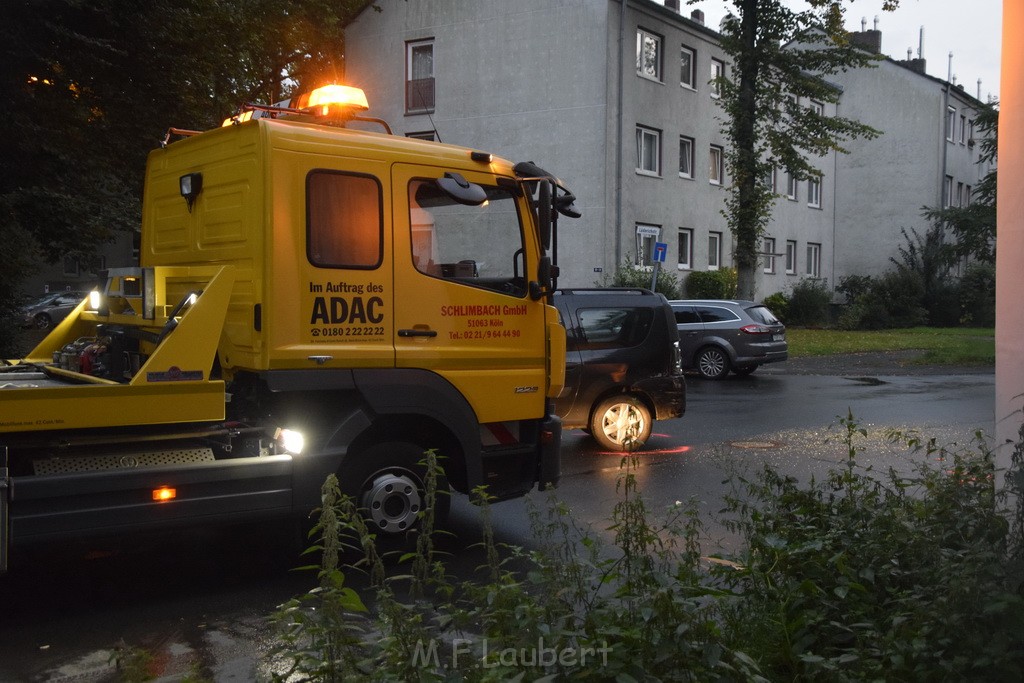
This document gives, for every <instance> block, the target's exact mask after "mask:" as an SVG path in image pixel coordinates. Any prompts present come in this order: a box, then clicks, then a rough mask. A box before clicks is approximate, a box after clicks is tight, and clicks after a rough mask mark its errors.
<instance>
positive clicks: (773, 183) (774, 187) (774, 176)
mask: <svg viewBox="0 0 1024 683" xmlns="http://www.w3.org/2000/svg"><path fill="white" fill-rule="evenodd" d="M765 182H766V183H768V187H769V189H771V191H772V194H775V193H776V192H778V191H779V185H778V183H779V169H777V168H775V167H774V166H772V170H771V171H769V172H768V178H767V179H766V180H765Z"/></svg>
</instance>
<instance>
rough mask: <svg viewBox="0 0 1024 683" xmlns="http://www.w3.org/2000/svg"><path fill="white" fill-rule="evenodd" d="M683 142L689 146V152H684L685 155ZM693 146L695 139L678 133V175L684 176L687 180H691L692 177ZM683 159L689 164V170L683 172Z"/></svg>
mask: <svg viewBox="0 0 1024 683" xmlns="http://www.w3.org/2000/svg"><path fill="white" fill-rule="evenodd" d="M684 142H685V143H686V144H687V146H688V147H689V152H688V153H687V154H685V155H684V154H683V143H684ZM694 147H695V140H694V139H693V138H691V137H690V136H688V135H680V136H679V177H680V178H686V179H688V180H693V178H694V172H693V165H694V161H695V158H694ZM683 159H686V163H687V165H688V166H689V171H688V172H686V173H684V172H683Z"/></svg>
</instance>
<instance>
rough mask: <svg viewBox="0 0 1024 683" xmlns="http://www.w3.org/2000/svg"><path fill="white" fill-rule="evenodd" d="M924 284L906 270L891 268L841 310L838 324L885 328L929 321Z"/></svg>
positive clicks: (911, 272) (914, 273)
mask: <svg viewBox="0 0 1024 683" xmlns="http://www.w3.org/2000/svg"><path fill="white" fill-rule="evenodd" d="M923 298H924V283H923V282H922V280H921V276H920V275H919V274H918V273H916V272H914V271H912V270H908V269H897V270H892V271H889V272H887V273H885V274H884V275H882V276H881V277H879V278H877V279H873V280H872V281H871V284H870V287H869V288H868V290H867V292H864V293H863V294H861V295H860V296H858V297H857V298H856V300H854V302H853V303H852V304H851V305H850V306H848V307H847V309H846V310H845V311H843V313H842V315H841V316H840V317H839V327H840V328H842V329H844V330H885V329H891V328H896V327H917V326H918V325H924V324H925V323H926V322H927V320H928V312H927V311H926V310H925V308H924V306H922V305H921V301H922V299H923Z"/></svg>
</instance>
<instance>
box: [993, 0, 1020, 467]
mask: <svg viewBox="0 0 1024 683" xmlns="http://www.w3.org/2000/svg"><path fill="white" fill-rule="evenodd" d="M1022 38H1024V3H1022V2H1020V1H1019V0H1003V50H1002V70H1001V77H1000V78H1001V80H1000V84H999V156H998V164H999V175H998V176H997V177H998V179H999V185H998V190H997V191H998V195H999V199H998V202H997V215H996V235H997V238H996V241H997V247H996V415H995V422H996V446H997V449H998V450H997V453H998V455H999V466H1000V467H1002V468H1005V467H1007V466H1008V465H1009V462H1010V454H1011V452H1012V446H1008V445H1007V441H1012V442H1016V440H1017V436H1018V431H1019V429H1020V426H1021V423H1022V422H1024V411H1022V408H1024V303H1022V301H1024V299H1022V296H1021V295H1022V293H1024V192H1021V190H1020V188H1021V187H1024V49H1021V48H1020V47H1019V45H1020V44H1021V39H1022ZM1000 483H1001V482H1000Z"/></svg>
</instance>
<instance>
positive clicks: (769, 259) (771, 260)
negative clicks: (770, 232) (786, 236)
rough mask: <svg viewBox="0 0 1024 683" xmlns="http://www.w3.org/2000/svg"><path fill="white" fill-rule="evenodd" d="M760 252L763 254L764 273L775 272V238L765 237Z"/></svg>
mask: <svg viewBox="0 0 1024 683" xmlns="http://www.w3.org/2000/svg"><path fill="white" fill-rule="evenodd" d="M761 250H762V252H763V253H764V272H766V273H774V272H775V238H774V237H765V238H764V240H763V241H762V242H761Z"/></svg>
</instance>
